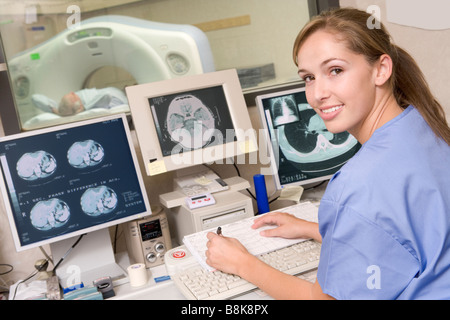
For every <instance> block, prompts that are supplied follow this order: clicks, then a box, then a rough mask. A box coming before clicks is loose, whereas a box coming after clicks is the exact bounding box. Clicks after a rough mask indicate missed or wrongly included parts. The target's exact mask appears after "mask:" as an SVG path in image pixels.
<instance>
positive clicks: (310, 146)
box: [256, 87, 360, 190]
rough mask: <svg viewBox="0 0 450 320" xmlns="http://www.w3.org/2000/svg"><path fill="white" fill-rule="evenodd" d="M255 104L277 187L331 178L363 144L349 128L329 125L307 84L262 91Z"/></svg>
mask: <svg viewBox="0 0 450 320" xmlns="http://www.w3.org/2000/svg"><path fill="white" fill-rule="evenodd" d="M256 104H257V107H258V111H259V114H260V118H261V124H262V127H263V128H264V129H265V131H266V137H267V146H268V151H269V155H270V160H271V167H270V168H271V173H272V174H273V176H274V180H275V184H276V188H277V189H278V190H280V189H282V188H284V187H287V186H296V185H305V184H310V183H314V182H320V181H326V180H328V179H330V178H331V177H332V175H333V174H334V173H336V172H337V171H338V170H339V169H340V168H341V167H342V166H343V165H344V164H345V163H346V162H347V161H348V160H349V159H350V158H351V157H352V156H353V155H354V154H355V153H356V152H357V151H358V150H359V148H360V144H359V143H358V141H357V140H356V139H355V138H354V137H353V136H351V135H350V134H349V133H348V132H343V133H338V134H333V133H331V132H329V131H328V130H327V129H326V127H325V123H324V122H323V120H322V119H321V118H320V116H319V115H318V114H317V113H316V112H315V111H314V109H312V107H311V106H310V105H309V104H308V102H307V100H306V95H305V88H304V87H299V88H296V89H291V90H285V91H278V92H274V93H269V94H265V95H260V96H258V97H256Z"/></svg>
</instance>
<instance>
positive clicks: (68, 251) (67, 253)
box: [52, 234, 86, 275]
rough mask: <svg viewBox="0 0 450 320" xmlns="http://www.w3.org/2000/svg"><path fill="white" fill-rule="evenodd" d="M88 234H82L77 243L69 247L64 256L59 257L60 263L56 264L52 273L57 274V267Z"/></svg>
mask: <svg viewBox="0 0 450 320" xmlns="http://www.w3.org/2000/svg"><path fill="white" fill-rule="evenodd" d="M85 235H86V234H82V235H81V236H80V237H79V238H78V240H77V241H75V243H74V244H73V245H72V247H70V248H69V250H67V252H66V253H65V254H64V256H63V257H62V258H61V259H59V261H58V263H57V264H56V265H55V267H54V268H53V270H52V274H53V275H55V272H56V268H58V267H59V265H60V264H61V263H62V262H63V261H64V259H65V258H66V257H67V256H68V255H69V253H70V252H71V251H72V250H73V249H74V248H75V247H76V246H77V245H78V243H79V242H80V241H81V239H82V238H83V237H84V236H85Z"/></svg>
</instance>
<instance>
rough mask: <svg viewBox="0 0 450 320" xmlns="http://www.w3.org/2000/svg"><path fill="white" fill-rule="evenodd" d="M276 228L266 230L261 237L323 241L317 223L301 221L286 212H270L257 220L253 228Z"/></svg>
mask: <svg viewBox="0 0 450 320" xmlns="http://www.w3.org/2000/svg"><path fill="white" fill-rule="evenodd" d="M268 225H269V226H276V227H275V228H271V229H264V230H262V231H261V233H260V234H261V235H262V236H264V237H280V238H286V239H309V238H313V239H315V240H317V241H319V242H321V241H322V239H321V236H320V234H319V226H318V224H317V223H315V222H309V221H306V220H302V219H299V218H297V217H295V216H293V215H291V214H288V213H284V212H270V213H268V214H265V215H264V216H262V217H261V218H258V219H256V220H255V222H254V224H253V226H252V228H253V229H259V228H262V227H264V226H268Z"/></svg>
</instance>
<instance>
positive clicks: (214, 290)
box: [171, 202, 320, 300]
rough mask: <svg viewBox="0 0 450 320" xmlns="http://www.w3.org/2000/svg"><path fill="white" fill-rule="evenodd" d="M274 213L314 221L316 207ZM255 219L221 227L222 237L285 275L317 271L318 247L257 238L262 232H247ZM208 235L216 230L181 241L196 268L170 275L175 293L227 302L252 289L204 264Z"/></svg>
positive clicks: (301, 205) (309, 205) (302, 205)
mask: <svg viewBox="0 0 450 320" xmlns="http://www.w3.org/2000/svg"><path fill="white" fill-rule="evenodd" d="M277 211H283V212H287V213H290V214H293V215H295V216H296V217H298V218H301V219H304V220H308V221H313V222H317V220H318V219H317V214H318V207H317V206H316V205H314V204H312V203H310V202H303V203H299V204H297V205H294V206H291V207H287V208H284V209H280V210H277ZM258 217H260V216H257V217H251V218H247V219H243V220H240V221H237V222H233V223H230V224H228V225H224V226H221V229H222V234H223V235H224V236H227V237H233V238H237V239H238V240H240V242H241V243H242V244H243V245H244V246H245V247H246V248H247V250H248V251H249V252H250V253H251V254H253V255H255V256H258V258H259V259H261V260H262V261H264V262H266V263H267V264H269V265H271V266H272V267H274V268H276V269H278V270H280V271H282V272H285V273H287V274H290V275H298V274H300V273H302V272H306V271H310V270H312V269H315V268H317V266H318V264H319V256H320V244H319V243H317V242H315V241H313V240H302V239H282V238H269V237H263V236H261V235H260V234H259V233H260V232H261V230H262V229H263V228H260V229H257V230H254V229H252V228H251V225H252V224H253V221H254V220H255V219H256V218H258ZM264 228H265V229H268V228H275V226H265V227H264ZM210 231H216V230H215V229H210V230H204V231H201V232H198V233H195V234H191V235H188V236H186V237H185V239H184V240H183V241H184V243H185V245H186V247H187V248H188V249H189V251H190V253H191V254H192V255H193V256H194V257H195V258H196V259H197V262H198V264H196V266H192V267H189V268H187V269H184V270H179V271H177V272H176V273H175V274H173V275H171V278H172V279H173V281H174V282H175V284H176V286H177V287H178V289H179V290H180V291H181V292H182V294H183V295H184V296H185V297H186V298H188V299H192V300H204V299H205V300H207V299H214V300H218V299H229V298H232V297H234V296H238V295H241V294H243V293H246V292H248V291H251V290H253V289H256V287H255V286H254V285H253V284H251V283H249V282H247V281H246V280H244V279H241V278H240V277H238V276H235V275H230V274H226V273H223V272H221V271H217V270H214V269H213V268H211V267H210V266H209V265H207V264H206V256H205V252H206V250H207V248H206V243H207V238H206V234H207V233H208V232H210Z"/></svg>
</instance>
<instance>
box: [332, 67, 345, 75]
mask: <svg viewBox="0 0 450 320" xmlns="http://www.w3.org/2000/svg"><path fill="white" fill-rule="evenodd" d="M342 71H343V70H342V69H340V68H334V69H332V70H331V75H332V76H337V75H338V74H340V73H342Z"/></svg>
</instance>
